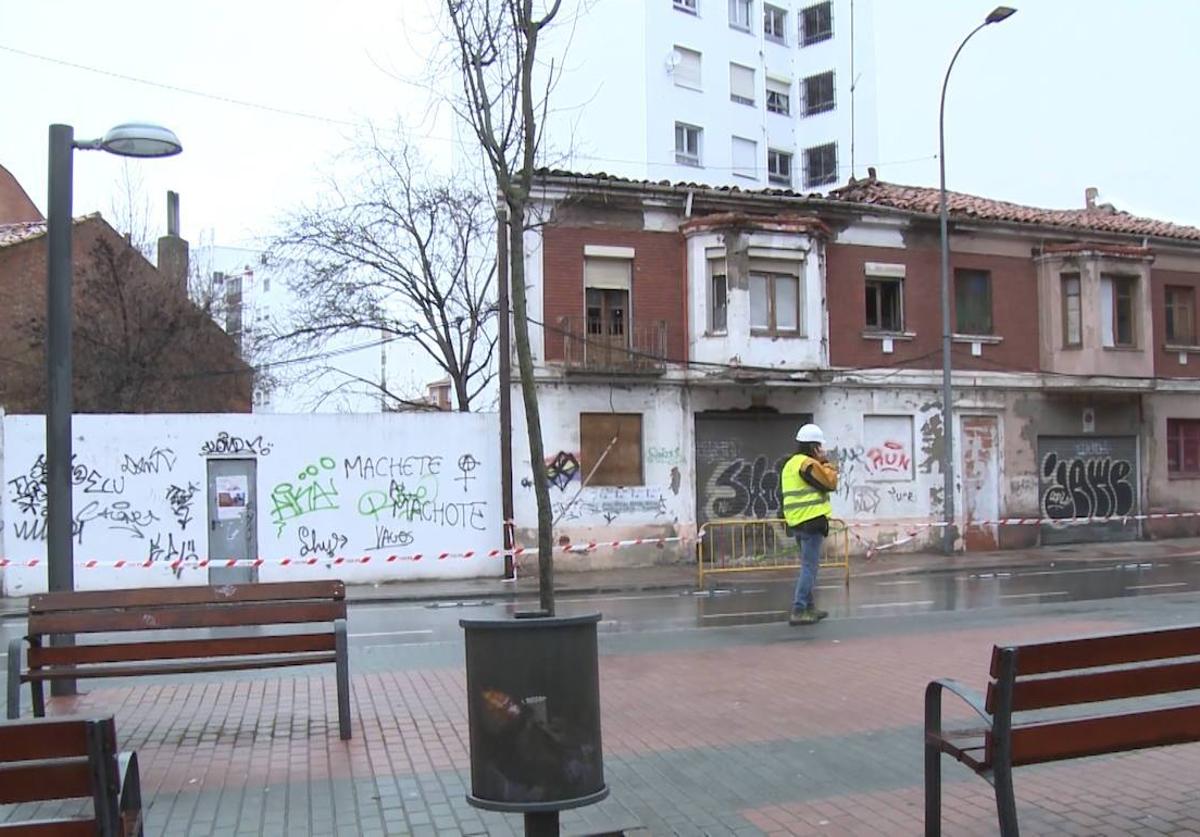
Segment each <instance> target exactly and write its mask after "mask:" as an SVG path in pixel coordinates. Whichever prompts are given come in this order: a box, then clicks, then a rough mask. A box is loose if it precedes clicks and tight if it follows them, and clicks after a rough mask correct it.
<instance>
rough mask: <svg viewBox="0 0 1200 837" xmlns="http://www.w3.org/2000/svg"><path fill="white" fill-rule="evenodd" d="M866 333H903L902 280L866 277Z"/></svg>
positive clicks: (898, 278)
mask: <svg viewBox="0 0 1200 837" xmlns="http://www.w3.org/2000/svg"><path fill="white" fill-rule="evenodd" d="M867 331H883V332H887V333H889V334H892V333H894V334H900V333H902V332H903V331H904V280H903V279H901V278H900V277H898V276H868V277H867Z"/></svg>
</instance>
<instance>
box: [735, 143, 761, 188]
mask: <svg viewBox="0 0 1200 837" xmlns="http://www.w3.org/2000/svg"><path fill="white" fill-rule="evenodd" d="M733 173H734V174H736V175H737V176H738V177H752V178H755V179H757V178H758V143H756V142H755V141H754V140H751V139H744V138H742V137H734V138H733Z"/></svg>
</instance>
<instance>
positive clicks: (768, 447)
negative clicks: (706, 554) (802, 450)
mask: <svg viewBox="0 0 1200 837" xmlns="http://www.w3.org/2000/svg"><path fill="white" fill-rule="evenodd" d="M809 421H812V414H810V413H805V414H786V413H718V412H710V413H697V414H696V517H697V522H698V523H699V524H700V525H701V526H703V525H704V524H705V523H706V522H708V521H709V520H720V519H723V518H730V517H754V518H759V519H762V518H772V517H780V516H781V512H780V503H779V472H780V470H781V469H782V468H783V465H784V463H786V462H787V460H788V458H789V457H790V456H791V455H792V454H793V453H795V452H796V431H797V430H799V429H800V425H802V424H804V423H805V422H809Z"/></svg>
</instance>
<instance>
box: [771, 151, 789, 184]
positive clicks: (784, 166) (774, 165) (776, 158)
mask: <svg viewBox="0 0 1200 837" xmlns="http://www.w3.org/2000/svg"><path fill="white" fill-rule="evenodd" d="M767 179H768V180H769V181H770V182H771V183H773V184H775V185H776V186H787V187H791V185H792V154H791V152H790V151H778V150H776V149H774V148H770V149H767Z"/></svg>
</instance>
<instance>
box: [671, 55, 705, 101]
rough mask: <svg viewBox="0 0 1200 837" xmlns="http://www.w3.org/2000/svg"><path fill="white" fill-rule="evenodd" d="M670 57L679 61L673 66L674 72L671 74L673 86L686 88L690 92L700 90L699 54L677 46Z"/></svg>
mask: <svg viewBox="0 0 1200 837" xmlns="http://www.w3.org/2000/svg"><path fill="white" fill-rule="evenodd" d="M672 57H673V58H674V57H677V58H678V59H679V61H678V63H676V64H675V70H674V71H673V72H672V75H673V76H674V78H675V86H676V87H687V88H690V89H692V90H699V89H701V84H700V53H698V52H696V50H694V49H688V48H687V47H681V46H679V45H678V44H677V45H676V46H675V52H674V55H673V56H672Z"/></svg>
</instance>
